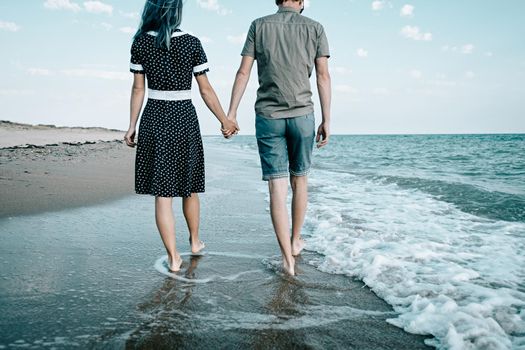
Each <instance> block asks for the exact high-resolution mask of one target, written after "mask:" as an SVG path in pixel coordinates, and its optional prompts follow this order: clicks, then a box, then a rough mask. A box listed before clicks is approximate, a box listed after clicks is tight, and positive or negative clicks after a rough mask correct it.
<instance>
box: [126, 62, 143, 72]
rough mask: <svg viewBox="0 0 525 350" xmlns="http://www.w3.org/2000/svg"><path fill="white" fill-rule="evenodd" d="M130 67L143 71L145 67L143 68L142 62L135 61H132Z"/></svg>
mask: <svg viewBox="0 0 525 350" xmlns="http://www.w3.org/2000/svg"><path fill="white" fill-rule="evenodd" d="M129 68H130V69H133V70H138V71H143V70H144V68H142V65H141V64H134V63H130V64H129Z"/></svg>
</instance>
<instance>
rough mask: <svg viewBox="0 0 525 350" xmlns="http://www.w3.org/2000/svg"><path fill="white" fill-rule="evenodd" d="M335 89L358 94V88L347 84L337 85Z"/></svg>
mask: <svg viewBox="0 0 525 350" xmlns="http://www.w3.org/2000/svg"><path fill="white" fill-rule="evenodd" d="M334 90H335V91H337V92H341V93H344V94H356V93H357V92H358V91H357V89H356V88H354V87H352V86H350V85H345V84H340V85H336V86H335V87H334Z"/></svg>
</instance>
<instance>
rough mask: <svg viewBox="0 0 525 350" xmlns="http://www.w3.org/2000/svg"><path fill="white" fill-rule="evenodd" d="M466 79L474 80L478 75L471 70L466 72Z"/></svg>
mask: <svg viewBox="0 0 525 350" xmlns="http://www.w3.org/2000/svg"><path fill="white" fill-rule="evenodd" d="M465 77H466V78H467V79H474V78H475V77H476V74H475V73H474V72H472V71H470V70H469V71H466V72H465Z"/></svg>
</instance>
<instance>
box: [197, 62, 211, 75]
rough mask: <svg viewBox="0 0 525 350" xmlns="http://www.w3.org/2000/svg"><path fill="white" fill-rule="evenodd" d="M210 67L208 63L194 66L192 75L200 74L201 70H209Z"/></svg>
mask: <svg viewBox="0 0 525 350" xmlns="http://www.w3.org/2000/svg"><path fill="white" fill-rule="evenodd" d="M209 68H210V66H209V65H208V62H206V63H203V64H201V65H199V66H195V67H193V73H199V72H202V71H203V70H206V69H209Z"/></svg>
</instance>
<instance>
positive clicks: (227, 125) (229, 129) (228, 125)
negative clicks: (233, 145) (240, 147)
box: [221, 118, 240, 139]
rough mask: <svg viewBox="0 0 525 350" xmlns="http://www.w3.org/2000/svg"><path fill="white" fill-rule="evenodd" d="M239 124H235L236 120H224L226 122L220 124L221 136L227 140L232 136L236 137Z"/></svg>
mask: <svg viewBox="0 0 525 350" xmlns="http://www.w3.org/2000/svg"><path fill="white" fill-rule="evenodd" d="M239 130H240V128H239V124H237V120H235V119H231V118H226V120H225V121H224V122H223V123H222V127H221V132H222V136H224V137H225V138H227V139H229V138H231V137H232V136H234V135H237V133H238V132H239Z"/></svg>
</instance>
